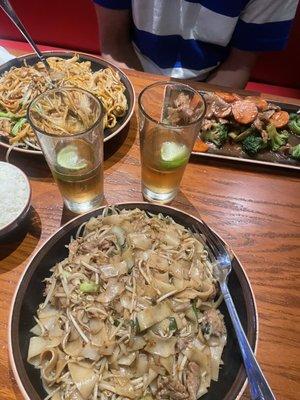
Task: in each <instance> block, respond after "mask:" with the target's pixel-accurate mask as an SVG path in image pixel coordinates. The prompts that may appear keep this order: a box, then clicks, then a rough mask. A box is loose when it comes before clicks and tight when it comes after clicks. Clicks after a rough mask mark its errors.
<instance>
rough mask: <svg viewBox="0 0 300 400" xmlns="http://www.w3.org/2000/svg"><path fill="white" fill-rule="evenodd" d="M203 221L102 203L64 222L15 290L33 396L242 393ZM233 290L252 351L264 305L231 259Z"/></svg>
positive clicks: (21, 352) (219, 398)
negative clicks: (258, 304) (259, 305)
mask: <svg viewBox="0 0 300 400" xmlns="http://www.w3.org/2000/svg"><path fill="white" fill-rule="evenodd" d="M192 227H197V228H198V229H199V230H200V231H201V223H200V222H199V220H197V219H196V218H194V217H193V216H191V215H188V214H185V213H183V212H181V211H179V210H176V209H174V208H172V207H167V206H159V205H152V204H148V203H130V204H126V203H124V204H119V205H118V206H117V207H109V208H108V207H106V208H105V207H103V208H101V209H98V210H95V211H92V212H90V213H87V214H85V215H83V216H79V217H77V218H75V219H74V220H72V221H70V222H69V223H68V224H66V225H65V226H63V227H62V228H61V229H60V230H59V231H58V232H57V233H55V234H54V235H53V236H52V237H51V238H50V239H49V240H48V241H47V242H46V243H45V244H44V245H43V247H42V248H41V249H40V250H39V251H38V252H37V253H36V255H35V256H34V257H33V258H32V260H31V262H30V263H29V265H28V266H27V268H26V269H25V272H24V275H23V276H22V278H21V281H20V283H19V286H18V288H17V291H16V294H15V297H14V300H13V305H12V311H11V319H10V326H9V338H10V339H9V340H10V344H9V346H10V358H11V363H12V367H13V372H14V374H15V377H16V380H17V382H18V384H19V387H20V389H21V391H22V394H23V395H24V397H25V399H30V400H35V399H47V400H48V399H51V400H62V399H63V400H104V399H105V400H127V399H131V400H155V399H157V400H180V399H182V400H185V399H191V400H196V399H198V398H201V399H206V400H234V399H237V398H238V397H239V396H240V395H241V393H242V391H243V388H244V386H245V380H246V376H245V372H244V369H243V366H242V360H241V357H240V352H239V350H238V344H237V341H236V338H235V335H234V330H233V327H232V325H231V322H230V318H229V316H228V313H227V310H226V308H225V306H224V304H223V302H222V298H221V296H220V293H219V289H218V283H217V281H216V280H215V278H214V276H213V273H212V265H213V262H214V260H211V259H210V258H209V256H208V252H207V250H206V249H207V247H206V243H205V238H203V237H199V236H197V235H195V234H194V233H193V232H192ZM229 287H230V290H231V293H232V296H233V299H234V301H235V304H236V307H237V310H238V313H239V316H240V319H241V321H242V324H243V325H244V328H245V331H246V332H247V335H248V339H249V342H250V344H251V346H252V347H253V348H255V346H256V341H257V313H256V305H255V300H254V297H253V293H252V290H251V286H250V283H249V281H248V279H247V277H246V274H245V272H244V270H243V268H242V266H241V264H240V263H239V261H238V259H237V258H236V257H235V256H234V258H233V271H232V274H231V275H230V279H229Z"/></svg>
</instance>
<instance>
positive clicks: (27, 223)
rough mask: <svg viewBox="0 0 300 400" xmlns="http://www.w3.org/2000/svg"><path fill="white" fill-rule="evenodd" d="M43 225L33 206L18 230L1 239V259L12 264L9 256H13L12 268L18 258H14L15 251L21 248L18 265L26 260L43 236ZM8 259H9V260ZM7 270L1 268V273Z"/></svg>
mask: <svg viewBox="0 0 300 400" xmlns="http://www.w3.org/2000/svg"><path fill="white" fill-rule="evenodd" d="M41 232H42V227H41V219H40V216H39V214H38V213H37V211H36V210H35V209H34V208H33V207H31V208H30V210H29V213H28V215H27V217H26V218H25V219H24V221H22V222H21V224H20V225H19V226H18V228H17V229H16V230H14V231H13V232H11V233H10V234H8V235H6V236H5V237H3V238H1V239H0V261H1V260H4V259H6V262H7V263H8V264H10V262H9V261H10V260H9V257H10V256H11V259H12V262H11V264H10V265H11V266H12V267H11V268H10V269H13V267H14V266H16V265H14V264H15V263H16V260H13V253H14V252H15V251H16V250H17V249H18V248H21V251H19V252H18V260H17V262H18V265H19V264H21V263H22V262H23V261H24V260H26V259H27V258H28V257H29V256H30V255H31V254H32V253H33V251H34V249H35V248H36V246H37V244H38V242H39V239H40V237H41ZM7 259H8V260H7ZM2 272H5V271H4V270H3V269H2V268H0V273H2Z"/></svg>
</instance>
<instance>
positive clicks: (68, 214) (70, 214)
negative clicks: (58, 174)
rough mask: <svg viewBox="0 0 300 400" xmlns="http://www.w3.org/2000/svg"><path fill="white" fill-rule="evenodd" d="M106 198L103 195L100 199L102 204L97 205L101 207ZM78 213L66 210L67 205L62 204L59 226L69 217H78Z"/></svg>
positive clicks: (69, 218)
mask: <svg viewBox="0 0 300 400" xmlns="http://www.w3.org/2000/svg"><path fill="white" fill-rule="evenodd" d="M107 204H108V203H107V200H106V198H105V196H104V199H103V201H102V204H101V205H100V206H99V207H103V206H105V205H107ZM79 215H80V214H75V213H73V212H72V211H70V210H68V209H67V207H66V206H65V205H64V206H63V210H62V214H61V220H60V226H63V225H65V224H67V223H68V222H69V221H71V219H74V218H76V217H78V216H79Z"/></svg>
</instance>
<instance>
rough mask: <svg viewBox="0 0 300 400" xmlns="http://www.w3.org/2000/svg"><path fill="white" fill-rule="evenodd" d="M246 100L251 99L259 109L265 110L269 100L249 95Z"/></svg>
mask: <svg viewBox="0 0 300 400" xmlns="http://www.w3.org/2000/svg"><path fill="white" fill-rule="evenodd" d="M245 100H249V101H251V102H252V103H254V104H255V105H256V107H257V108H258V109H259V111H265V110H266V109H267V107H268V103H267V100H265V99H263V98H261V97H255V96H247V97H246V98H245Z"/></svg>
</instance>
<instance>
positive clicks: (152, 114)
mask: <svg viewBox="0 0 300 400" xmlns="http://www.w3.org/2000/svg"><path fill="white" fill-rule="evenodd" d="M138 105H139V131H140V151H141V165H142V192H143V196H144V197H145V198H146V199H147V200H149V201H154V202H158V203H168V202H170V201H172V200H173V199H174V197H175V196H176V194H177V192H178V189H179V185H180V182H181V178H182V176H183V173H184V170H185V167H186V164H187V163H188V161H189V158H190V154H191V151H192V148H193V146H194V143H195V140H196V138H197V135H198V133H199V130H200V124H201V120H202V117H203V115H204V113H205V100H204V98H203V96H202V95H201V94H200V93H199V92H198V91H196V90H194V89H193V88H191V87H189V86H187V85H184V84H181V83H174V82H157V83H154V84H152V85H150V86H148V87H146V88H145V89H144V90H143V91H142V92H141V94H140V96H139V99H138Z"/></svg>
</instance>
